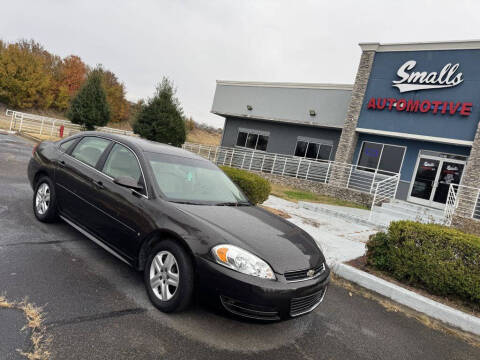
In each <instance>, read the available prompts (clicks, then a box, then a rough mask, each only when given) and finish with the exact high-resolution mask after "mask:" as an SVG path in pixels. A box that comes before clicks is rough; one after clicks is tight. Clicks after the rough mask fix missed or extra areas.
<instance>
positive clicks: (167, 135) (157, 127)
mask: <svg viewBox="0 0 480 360" xmlns="http://www.w3.org/2000/svg"><path fill="white" fill-rule="evenodd" d="M175 93H176V90H175V88H174V85H173V82H171V81H170V80H169V79H168V78H166V77H164V78H163V80H162V82H161V83H160V84H159V85H158V86H157V89H156V92H155V95H154V96H153V98H151V99H149V100H148V101H147V103H146V104H145V105H144V106H142V109H141V110H140V112H139V114H138V118H137V121H136V122H135V124H134V126H133V131H134V132H135V133H136V134H139V135H140V136H141V137H144V138H146V139H149V140H153V141H158V142H162V143H166V144H171V145H174V146H180V145H182V144H183V143H184V142H185V139H186V132H185V122H184V120H183V110H182V108H181V106H180V102H179V101H178V99H177V97H176V96H175Z"/></svg>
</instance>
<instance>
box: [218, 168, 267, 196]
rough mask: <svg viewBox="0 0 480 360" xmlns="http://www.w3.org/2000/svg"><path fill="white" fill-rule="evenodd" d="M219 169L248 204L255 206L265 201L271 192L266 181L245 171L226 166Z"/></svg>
mask: <svg viewBox="0 0 480 360" xmlns="http://www.w3.org/2000/svg"><path fill="white" fill-rule="evenodd" d="M221 168H222V170H223V171H224V172H225V174H227V175H228V177H229V178H230V179H232V181H233V182H234V183H235V184H237V185H238V187H240V189H242V191H243V192H244V194H245V195H246V196H247V197H248V199H249V200H250V202H252V203H253V204H255V205H256V204H259V203H262V202H264V201H265V200H267V198H268V195H270V191H271V187H270V183H269V182H268V180H265V179H264V178H262V177H261V176H258V175H255V174H252V173H251V172H248V171H245V170H240V169H235V168H231V167H228V166H221Z"/></svg>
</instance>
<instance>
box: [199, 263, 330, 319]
mask: <svg viewBox="0 0 480 360" xmlns="http://www.w3.org/2000/svg"><path fill="white" fill-rule="evenodd" d="M196 263H197V276H198V282H199V289H201V291H202V295H206V296H209V297H212V296H213V297H214V298H216V299H217V300H220V302H221V304H222V305H223V307H224V308H225V309H226V310H228V311H229V312H231V313H234V314H236V315H240V316H244V317H249V318H254V319H259V320H279V319H285V318H289V317H295V316H299V315H303V314H306V313H308V312H310V311H312V310H314V309H315V308H316V307H317V306H318V305H319V304H320V303H321V302H322V300H323V298H324V296H325V292H326V289H327V285H328V282H329V280H330V277H329V275H330V269H329V268H328V267H327V266H326V267H325V271H324V272H323V273H322V274H321V275H320V276H318V277H317V278H315V279H311V280H305V281H298V282H287V280H286V279H285V278H284V276H283V275H279V274H275V275H276V276H277V280H273V281H272V280H267V279H261V278H257V277H254V276H250V275H245V274H242V273H239V272H236V271H234V270H231V269H228V268H226V267H224V266H222V265H219V264H217V263H214V262H212V261H209V260H206V259H203V258H200V257H197V259H196Z"/></svg>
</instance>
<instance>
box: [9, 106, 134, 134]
mask: <svg viewBox="0 0 480 360" xmlns="http://www.w3.org/2000/svg"><path fill="white" fill-rule="evenodd" d="M5 115H6V116H7V117H9V118H10V130H11V131H19V132H28V133H32V134H39V135H49V136H59V133H60V127H61V126H62V125H63V127H64V132H63V136H64V137H65V136H69V135H72V134H75V133H77V132H80V131H83V128H82V127H81V126H80V125H77V124H73V123H72V122H70V121H68V120H61V119H55V118H51V117H46V116H40V115H35V114H28V113H23V112H20V111H15V110H10V109H7V111H6V112H5ZM95 130H97V131H103V132H108V133H112V134H122V135H130V136H136V135H135V134H134V133H133V132H132V131H128V130H120V129H115V128H111V127H97V128H96V129H95Z"/></svg>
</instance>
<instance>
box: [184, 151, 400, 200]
mask: <svg viewBox="0 0 480 360" xmlns="http://www.w3.org/2000/svg"><path fill="white" fill-rule="evenodd" d="M182 147H183V148H184V149H185V150H188V151H191V152H193V153H196V154H198V155H200V156H202V157H205V158H207V159H209V160H211V161H212V162H214V163H216V164H217V165H227V166H232V167H237V168H241V169H246V170H251V171H259V172H263V173H270V174H273V175H283V176H290V177H295V178H298V179H303V180H310V181H316V182H322V183H329V182H330V178H331V176H332V173H333V172H334V171H337V172H343V173H345V174H348V176H345V177H343V178H342V177H340V178H341V180H340V181H338V179H337V181H336V182H335V186H337V187H343V188H349V189H353V190H358V191H361V192H366V193H370V194H373V193H374V192H375V190H376V189H377V188H376V184H377V183H378V182H380V181H385V180H387V179H390V178H392V177H393V178H395V186H398V184H397V183H398V178H399V176H398V173H394V172H388V171H379V170H378V169H373V168H368V167H365V166H358V165H352V164H347V163H340V162H335V161H331V160H311V159H306V158H302V157H298V156H293V155H285V154H277V153H268V152H265V151H257V150H250V149H245V148H239V147H222V146H211V145H202V144H194V143H185V144H183V146H182ZM391 192H392V191H390V193H391Z"/></svg>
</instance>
